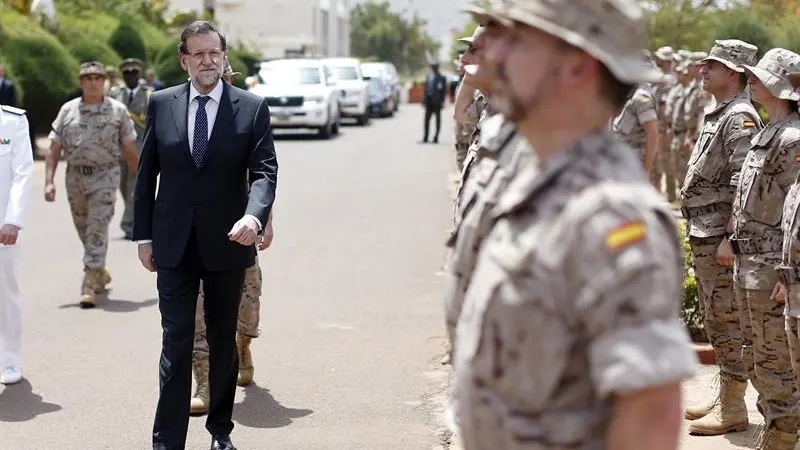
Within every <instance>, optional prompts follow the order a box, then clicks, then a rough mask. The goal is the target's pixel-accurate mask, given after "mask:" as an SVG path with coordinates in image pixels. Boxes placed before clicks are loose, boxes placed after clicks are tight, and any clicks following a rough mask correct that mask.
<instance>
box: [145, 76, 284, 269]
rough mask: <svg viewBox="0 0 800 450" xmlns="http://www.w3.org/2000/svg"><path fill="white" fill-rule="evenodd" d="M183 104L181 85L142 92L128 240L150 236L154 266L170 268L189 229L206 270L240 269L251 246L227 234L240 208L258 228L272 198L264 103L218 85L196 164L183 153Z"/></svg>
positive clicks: (250, 258)
mask: <svg viewBox="0 0 800 450" xmlns="http://www.w3.org/2000/svg"><path fill="white" fill-rule="evenodd" d="M220 83H222V81H221V80H220ZM188 105H189V83H184V84H182V85H179V86H174V87H171V88H167V89H163V90H160V91H158V92H154V93H153V95H152V97H151V98H150V104H149V106H148V112H147V125H146V126H145V132H144V140H143V142H142V153H141V156H140V159H139V172H138V175H137V180H136V188H135V190H134V200H133V201H134V206H133V207H134V221H133V223H134V225H133V239H134V240H135V241H138V240H146V239H152V241H153V257H154V259H155V262H156V266H157V267H166V268H169V267H175V266H177V265H178V264H179V263H180V261H181V258H182V257H183V253H184V250H185V249H186V243H187V241H188V239H189V236H190V232H191V230H192V227H194V228H195V231H196V235H197V244H198V247H199V249H200V255H201V257H202V259H203V263H204V264H205V267H206V268H207V269H209V270H238V269H244V268H246V267H249V266H251V265H253V264H254V263H255V249H254V247H253V246H243V245H241V244H238V243H236V242H232V241H230V240H229V239H228V232H229V231H230V229H231V227H233V224H234V223H236V221H238V220H239V219H241V218H242V216H244V215H245V214H252V215H253V216H255V217H256V218H258V220H259V221H261V224H262V225H263V226H266V224H267V218H268V217H269V213H270V211H271V209H272V204H273V201H274V200H275V188H276V184H277V176H278V161H277V157H276V155H275V146H274V143H273V139H272V128H271V127H270V114H269V108H268V107H267V102H266V100H265V99H263V98H262V97H258V96H256V95H254V94H251V93H249V92H247V91H244V90H242V89H239V88H236V87H233V86H230V85H228V84H227V83H223V93H222V98H221V99H220V105H219V110H218V112H217V117H216V120H215V122H214V128H213V130H212V132H211V138H210V139H209V143H208V152H209V153H208V155H207V159H206V162H205V163H204V164H203V165H202V166H201V167H200V168H199V169H198V168H197V167H196V166H195V164H194V162H193V160H192V157H191V154H190V151H189V143H188V130H187V116H188ZM159 175H160V180H159V185H158V197H157V198H156V177H157V176H159ZM248 176H249V181H250V185H249V186H248Z"/></svg>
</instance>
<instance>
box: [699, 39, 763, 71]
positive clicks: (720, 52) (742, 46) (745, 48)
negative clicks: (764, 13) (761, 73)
mask: <svg viewBox="0 0 800 450" xmlns="http://www.w3.org/2000/svg"><path fill="white" fill-rule="evenodd" d="M757 53H758V47H756V46H755V45H753V44H750V43H747V42H744V41H740V40H738V39H721V40H716V41H714V46H713V47H712V48H711V51H710V52H708V56H706V57H705V58H703V59H702V60H701V62H707V61H716V62H718V63H720V64H722V65H724V66H725V67H727V68H729V69H731V70H733V71H735V72H739V73H744V68H743V66H744V65H745V64H748V65H752V64H755V63H756V54H757Z"/></svg>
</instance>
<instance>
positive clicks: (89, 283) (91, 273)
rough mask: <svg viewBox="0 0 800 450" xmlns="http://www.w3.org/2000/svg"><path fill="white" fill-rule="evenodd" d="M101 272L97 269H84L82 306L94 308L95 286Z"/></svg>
mask: <svg viewBox="0 0 800 450" xmlns="http://www.w3.org/2000/svg"><path fill="white" fill-rule="evenodd" d="M98 278H99V272H98V271H97V269H88V268H86V269H84V270H83V286H81V301H80V306H81V308H84V309H86V308H94V306H95V303H94V295H95V292H94V291H95V286H96V285H97V283H98Z"/></svg>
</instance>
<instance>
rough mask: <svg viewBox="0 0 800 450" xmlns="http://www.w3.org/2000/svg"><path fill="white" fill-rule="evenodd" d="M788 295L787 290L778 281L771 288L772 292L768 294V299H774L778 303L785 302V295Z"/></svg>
mask: <svg viewBox="0 0 800 450" xmlns="http://www.w3.org/2000/svg"><path fill="white" fill-rule="evenodd" d="M788 296H789V291H788V289H786V286H784V284H783V283H781V282H778V284H776V285H775V287H774V288H773V289H772V294H770V296H769V299H770V300H774V301H776V302H778V303H784V302H786V297H788Z"/></svg>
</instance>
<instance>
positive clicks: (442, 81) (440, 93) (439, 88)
mask: <svg viewBox="0 0 800 450" xmlns="http://www.w3.org/2000/svg"><path fill="white" fill-rule="evenodd" d="M431 76H433V77H434V83H433V90H431V89H430V88H429V87H428V81H429V80H430V77H431ZM445 96H447V79H446V78H445V77H444V75H442V74H440V73H439V74H436V73H433V72H431V73H430V74H428V76H427V77H425V98H424V99H423V100H422V101H423V103H424V104H425V106H427V107H429V108H434V109H440V108H442V107H443V106H444V99H445Z"/></svg>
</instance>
